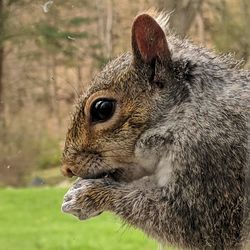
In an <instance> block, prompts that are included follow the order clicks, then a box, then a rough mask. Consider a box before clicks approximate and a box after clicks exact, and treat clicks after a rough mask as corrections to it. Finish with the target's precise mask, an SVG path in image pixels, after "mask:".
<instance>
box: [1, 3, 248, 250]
mask: <svg viewBox="0 0 250 250" xmlns="http://www.w3.org/2000/svg"><path fill="white" fill-rule="evenodd" d="M152 7H153V8H156V9H159V10H166V11H167V12H171V11H173V13H172V15H171V19H170V27H171V29H172V30H173V31H174V32H175V33H177V34H178V35H180V36H181V37H189V38H190V39H191V40H193V41H194V42H195V43H199V44H202V45H203V46H206V47H209V48H212V49H215V50H216V51H218V52H219V53H225V52H226V53H233V54H234V56H235V57H236V58H237V59H243V66H244V67H245V68H250V29H249V25H250V1H248V0H154V1H153V0H138V1H132V0H123V1H118V0H103V1H101V0H68V1H63V0H53V1H52V0H49V1H46V0H44V1H40V0H0V187H1V189H0V198H1V200H0V214H1V215H0V223H1V220H2V223H4V221H5V223H6V226H7V225H9V224H10V223H11V222H13V223H16V222H17V221H18V220H16V219H15V218H14V217H13V214H9V211H12V210H13V213H15V212H14V211H16V206H17V204H18V206H23V204H26V205H24V206H27V208H28V210H26V211H29V208H30V207H32V208H31V209H34V204H40V203H41V202H42V199H39V196H37V195H36V194H37V192H38V194H39V195H41V197H44V200H45V201H46V202H49V201H51V203H49V204H50V205H48V204H47V203H46V202H45V203H41V206H46V209H47V210H48V207H50V206H51V209H52V210H53V209H54V210H53V211H54V213H55V214H56V213H60V210H59V209H60V207H59V206H60V202H61V199H62V196H63V193H64V191H65V190H66V189H65V190H64V189H63V188H60V187H65V186H67V185H68V180H66V179H65V178H63V177H62V176H61V174H60V170H59V166H60V158H61V151H62V148H63V144H64V137H65V134H66V130H67V125H68V122H69V115H70V112H71V111H72V105H73V103H74V101H75V99H76V98H77V96H78V95H79V94H81V93H82V91H84V89H85V88H86V87H87V86H88V84H89V83H90V80H91V78H92V77H93V75H94V74H95V73H96V72H98V71H99V70H100V69H101V68H102V67H103V65H104V64H105V63H106V62H108V61H109V60H110V59H112V58H114V57H116V56H117V55H119V54H121V53H122V52H124V51H127V50H130V28H131V24H132V21H133V18H134V17H135V16H136V15H137V14H138V13H140V12H141V11H143V10H147V9H149V8H152ZM35 186H41V187H46V188H45V191H42V189H37V191H34V189H32V187H35ZM6 187H19V189H18V191H16V190H15V189H6ZM24 187H26V189H24ZM20 188H21V189H20ZM29 189H30V191H29ZM39 192H40V193H39ZM10 195H12V196H11V197H14V198H13V199H12V198H9V196H10ZM53 195H54V196H53ZM53 197H55V199H54V198H53ZM4 202H5V203H4ZM25 202H26V203H25ZM29 202H30V203H29ZM36 202H37V203H36ZM1 203H2V204H1ZM4 204H5V205H4ZM6 204H7V205H6ZM55 204H56V205H55ZM4 206H5V207H4ZM6 206H7V207H6ZM37 207H38V208H39V207H40V206H39V205H37ZM6 211H7V212H8V215H6ZM32 211H33V210H32ZM37 211H39V210H35V212H36V213H37ZM33 212H34V211H33ZM36 213H34V217H32V216H31V217H29V218H26V217H25V218H26V219H25V221H32V222H33V223H37V225H39V223H41V222H39V221H38V222H36V221H35V219H34V218H35V216H36V217H39V218H40V217H41V214H39V213H38V214H36ZM44 213H45V214H44V218H47V219H45V222H44V223H45V224H46V223H48V225H49V222H50V221H51V220H52V218H51V217H49V215H50V214H51V213H49V212H45V211H44ZM8 216H9V217H8ZM18 216H20V218H21V217H22V218H23V215H21V214H20V215H18ZM26 216H27V214H26ZM55 216H56V215H55ZM57 216H59V217H60V216H61V215H57ZM56 218H57V219H58V220H57V221H60V222H62V221H63V220H64V219H63V218H64V217H63V216H62V217H60V218H58V217H56ZM105 218H106V217H105V216H104V219H103V220H104V221H105ZM107 218H109V217H107ZM33 219H34V220H33ZM40 219H41V218H40ZM67 219H68V218H67ZM70 219H71V218H70ZM46 220H47V222H46ZM55 220H56V219H55ZM107 220H109V219H107ZM19 222H20V228H23V226H24V224H25V223H24V224H23V221H22V220H19ZM64 222H65V221H64ZM74 222H75V221H74ZM65 223H66V222H65ZM67 223H69V224H67V226H66V227H67V228H70V226H69V225H71V224H70V223H71V220H70V222H69V221H67ZM55 224H56V222H55ZM97 224H98V223H97ZM118 224H119V222H118ZM57 225H58V227H56V228H57V231H55V232H56V233H57V234H58V235H60V230H59V229H58V228H59V227H62V224H61V223H59V224H57ZM112 225H113V224H112ZM29 226H30V227H34V226H35V227H36V224H34V225H33V224H29ZM1 227H2V226H1ZM7 227H8V226H7ZM30 227H28V229H27V230H28V231H29V228H30ZM75 227H76V226H75V224H74V225H73V224H72V229H70V230H72V231H70V232H68V231H67V230H66V229H65V230H66V231H67V232H68V233H67V235H68V236H69V235H71V234H72V233H73V234H74V232H75V230H73V229H75ZM78 227H79V224H78ZM111 227H113V226H111ZM62 228H63V227H62ZM79 228H80V227H79ZM49 229H50V230H51V228H50V227H49ZM49 229H48V228H47V229H46V230H48V235H50V232H51V231H50V230H49ZM1 230H2V231H0V243H1V244H0V245H1V246H5V247H4V248H3V249H19V248H18V243H17V246H16V244H15V241H14V242H13V245H12V247H11V248H8V244H9V240H7V241H6V239H8V236H7V235H8V234H9V233H14V234H15V232H9V231H8V233H6V232H7V231H5V227H2V229H1ZM20 230H21V229H20ZM55 230H56V229H55ZM58 230H59V231H58ZM65 230H64V232H66V231H65ZM68 230H69V229H68ZM79 230H80V229H79ZM21 231H22V230H21ZM4 232H5V233H4ZM46 232H47V231H46ZM23 233H25V230H24V232H23ZM5 234H6V235H5ZM4 235H5V236H6V237H7V238H6V237H5V236H4ZM28 235H29V237H30V234H28ZM34 235H35V236H34V244H33V243H32V244H33V245H32V246H31V247H30V248H29V247H28V245H27V246H26V249H57V247H55V246H53V247H51V248H50V245H48V246H47V245H46V244H47V243H46V240H44V241H43V240H41V242H42V243H41V242H40V243H37V242H36V240H37V237H38V232H37V234H36V233H34ZM133 235H134V234H133ZM20 237H21V236H20ZM25 237H27V234H25V235H23V238H25ZM44 237H45V236H44ZM58 237H59V236H58ZM65 237H66V236H65ZM79 237H80V236H79ZM129 237H130V236H129ZM131 237H132V236H131ZM133 237H134V236H133ZM14 238H15V237H14ZM14 238H13V239H14ZM59 238H60V237H59ZM1 239H2V241H1ZM4 239H5V241H4ZM15 239H16V242H18V240H19V238H18V237H16V238H15ZM42 239H43V238H42ZM44 239H47V238H46V237H45V238H44ZM78 241H79V239H78ZM4 242H5V243H4ZM27 242H28V241H27ZM59 242H60V240H59ZM67 242H68V243H65V242H64V243H65V244H64V243H63V244H64V245H60V244H59V245H58V249H87V250H88V249H101V248H100V246H98V247H96V246H92V248H91V246H88V247H85V248H78V246H75V247H74V246H73V245H70V244H71V243H70V242H71V241H70V240H68V241H67ZM143 242H144V241H143ZM27 244H28V243H27ZM138 244H139V243H138ZM150 244H151V243H150ZM150 244H149V245H150ZM152 244H154V243H152ZM125 245H126V244H125ZM139 245H140V246H142V247H143V246H144V245H143V244H141V243H140V244H139ZM14 246H16V247H17V248H15V247H14ZM150 246H151V245H150ZM13 247H14V248H13ZM19 247H20V245H19ZM107 249H118V248H115V247H114V248H107ZM119 249H123V248H121V247H120V248H119ZM124 249H152V248H144V247H143V248H139V246H137V247H136V248H135V246H134V245H132V246H131V248H129V247H128V248H124Z"/></svg>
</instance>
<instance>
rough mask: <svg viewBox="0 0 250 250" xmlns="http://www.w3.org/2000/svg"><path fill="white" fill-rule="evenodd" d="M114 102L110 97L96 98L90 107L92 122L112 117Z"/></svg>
mask: <svg viewBox="0 0 250 250" xmlns="http://www.w3.org/2000/svg"><path fill="white" fill-rule="evenodd" d="M115 106H116V102H115V101H114V100H110V99H98V100H96V101H95V102H94V103H93V104H92V106H91V109H90V115H91V121H92V122H105V121H107V120H108V119H109V118H111V117H112V115H113V114H114V111H115Z"/></svg>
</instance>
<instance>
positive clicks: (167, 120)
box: [63, 35, 250, 249]
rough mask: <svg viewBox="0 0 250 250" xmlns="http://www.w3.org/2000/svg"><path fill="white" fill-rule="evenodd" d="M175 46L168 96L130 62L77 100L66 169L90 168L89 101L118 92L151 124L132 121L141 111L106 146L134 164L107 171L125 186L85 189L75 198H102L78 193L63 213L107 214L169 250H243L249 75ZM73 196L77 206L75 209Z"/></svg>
mask: <svg viewBox="0 0 250 250" xmlns="http://www.w3.org/2000/svg"><path fill="white" fill-rule="evenodd" d="M167 41H168V45H169V49H170V52H171V59H172V60H171V65H168V67H167V68H166V67H164V65H160V64H157V62H156V65H155V67H156V71H157V72H156V81H158V82H161V83H162V84H163V85H164V87H163V88H161V89H158V88H157V87H156V86H154V85H153V84H152V83H151V82H149V80H148V76H149V75H150V74H151V72H150V68H148V67H147V66H145V65H138V64H134V63H133V55H131V54H130V53H127V54H124V55H122V56H120V57H118V58H117V59H116V60H114V61H112V62H111V63H110V64H108V65H107V66H106V68H105V69H104V70H103V71H102V72H101V73H100V74H99V75H98V76H97V77H96V78H95V79H94V81H93V83H92V85H91V87H90V89H89V91H88V93H87V94H85V95H84V96H83V97H82V98H81V99H80V100H79V102H78V105H77V111H76V112H75V115H74V120H73V122H72V126H71V128H70V130H69V133H68V136H67V141H66V147H65V151H64V162H66V163H67V164H71V165H73V164H75V165H76V164H79V165H81V164H82V162H81V161H80V163H79V162H78V163H76V159H79V158H76V154H79V152H80V151H81V150H82V149H81V148H83V142H82V141H81V139H80V138H82V137H81V136H82V134H83V132H82V128H81V125H80V124H81V120H80V119H84V118H81V112H82V109H83V107H84V105H85V101H86V99H87V98H88V96H90V95H91V94H93V93H95V92H96V91H98V90H100V89H112V90H114V91H116V89H117V90H119V91H121V92H122V93H124V95H125V96H127V98H128V99H129V98H131V102H132V103H134V105H135V106H136V107H140V108H143V105H144V106H147V105H148V104H149V107H150V109H148V110H145V113H143V114H142V115H144V116H146V118H145V119H144V123H143V124H140V123H136V122H134V121H135V120H133V119H135V117H136V116H140V112H141V111H138V113H137V112H136V110H135V111H134V112H133V114H132V115H131V117H130V120H129V119H128V124H129V126H130V129H127V130H126V131H125V128H123V129H121V130H122V132H124V133H123V134H118V138H116V135H114V134H112V135H109V136H110V137H108V138H112V143H113V145H114V146H113V149H112V150H114V154H118V151H117V148H118V147H121V148H122V149H124V152H125V153H126V154H127V155H128V157H129V156H130V155H131V162H130V164H129V163H121V162H119V164H120V165H119V164H118V163H117V162H112V161H109V163H108V164H109V168H115V167H117V166H118V165H119V167H121V169H122V170H123V171H122V176H121V179H119V180H118V181H117V180H112V179H108V180H107V179H101V180H100V179H98V180H80V181H79V182H80V183H82V189H81V185H80V191H79V182H78V184H77V185H78V186H77V188H76V189H77V190H78V191H77V195H78V196H79V197H80V196H82V197H85V196H86V197H92V196H91V195H92V194H93V193H96V194H97V195H96V197H97V196H98V199H97V198H96V200H95V198H94V196H93V199H91V200H90V199H89V198H88V199H87V198H86V197H85V198H82V199H80V198H79V199H77V196H76V195H75V191H74V188H73V191H72V190H70V191H69V194H67V196H66V197H67V199H66V200H65V202H64V205H63V210H64V211H65V212H69V213H72V214H74V215H76V213H75V211H76V210H77V209H78V210H77V211H79V213H78V215H77V216H78V217H80V218H85V217H86V216H84V215H83V214H85V215H86V214H89V212H88V211H90V210H89V209H90V207H91V211H93V207H96V211H98V212H100V211H103V210H109V211H111V212H113V213H115V214H117V215H119V216H120V217H121V218H122V219H124V220H125V221H126V222H127V223H130V224H132V225H134V226H136V227H138V228H141V229H142V230H143V231H144V232H146V233H147V234H149V235H150V236H152V237H154V238H155V239H157V240H159V241H160V242H162V243H163V244H165V243H171V244H175V245H176V246H179V247H181V248H188V249H240V248H242V247H243V246H244V244H245V243H246V242H247V238H248V233H249V227H248V224H249V184H250V182H249V137H248V136H249V120H248V119H249V109H250V72H249V71H246V70H242V69H240V68H239V63H237V62H235V61H233V60H232V58H231V57H226V56H221V57H219V56H216V55H215V54H214V53H213V52H210V51H208V50H207V49H205V48H201V47H198V46H195V45H193V44H192V43H190V42H189V41H187V40H180V39H178V38H177V37H175V36H173V35H169V36H168V37H167ZM138 93H141V94H140V95H138ZM135 96H136V97H137V98H135ZM138 110H141V109H139V108H138ZM136 121H137V120H136ZM129 122H130V123H129ZM122 132H120V131H119V133H122ZM111 136H112V137H111ZM122 136H123V137H122ZM105 138H107V136H106V137H104V138H103V139H100V140H101V141H100V144H99V145H102V144H103V145H104V144H105V143H107V142H106V141H105ZM128 145H129V146H128ZM109 146H110V145H109ZM91 147H92V146H91ZM111 147H112V145H111V146H110V148H111ZM128 148H129V149H131V148H132V149H133V150H132V151H133V152H131V150H130V151H129V149H128ZM91 150H93V149H91ZM95 150H96V151H97V152H99V151H98V149H96V148H95ZM72 152H74V153H72ZM77 152H78V153H77ZM81 155H83V153H81ZM78 156H79V155H78ZM103 158H104V157H103ZM95 161H96V158H95ZM88 162H90V161H88ZM91 164H92V165H93V164H94V163H93V162H92V163H90V165H91ZM105 167H106V166H104V164H101V163H100V165H98V169H102V168H103V169H105ZM90 168H91V166H90ZM106 170H107V169H106ZM88 171H94V170H93V169H91V170H88ZM95 171H97V170H95ZM135 172H136V174H134V173H135ZM91 173H92V172H91ZM79 176H81V177H82V178H85V175H84V174H81V173H80V174H79ZM145 176H148V177H145ZM95 183H96V184H95ZM86 187H88V188H86ZM90 187H92V189H91V190H90ZM72 192H73V193H72ZM70 194H71V195H73V194H74V195H73V196H74V197H75V198H74V199H73V198H72V199H71V201H70V202H71V203H70V206H69V198H68V197H69V196H70ZM70 197H71V196H70ZM72 200H73V201H74V202H72ZM93 200H95V201H93ZM65 204H67V205H65ZM65 207H67V209H65ZM93 214H94V213H93ZM87 217H88V216H87Z"/></svg>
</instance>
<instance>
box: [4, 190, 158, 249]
mask: <svg viewBox="0 0 250 250" xmlns="http://www.w3.org/2000/svg"><path fill="white" fill-rule="evenodd" d="M65 192H66V190H65V189H60V188H36V189H2V190H0V249H3V250H19V249H20V250H36V249H42V250H48V249H51V250H57V249H58V250H59V249H60V250H63V249H65V250H76V249H79V250H80V249H81V250H155V249H157V244H156V243H155V242H154V241H152V240H149V239H148V238H147V237H146V236H145V235H143V234H142V233H141V232H139V231H136V230H133V229H129V228H126V227H122V226H121V223H120V221H119V220H118V218H114V217H113V216H112V215H110V214H103V215H101V216H99V217H96V218H93V219H90V220H88V221H82V222H80V221H78V220H77V219H75V218H74V217H72V216H70V215H66V214H62V213H61V211H60V206H61V201H62V198H63V195H64V193H65Z"/></svg>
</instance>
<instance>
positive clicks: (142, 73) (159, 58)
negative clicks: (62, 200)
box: [62, 14, 178, 181]
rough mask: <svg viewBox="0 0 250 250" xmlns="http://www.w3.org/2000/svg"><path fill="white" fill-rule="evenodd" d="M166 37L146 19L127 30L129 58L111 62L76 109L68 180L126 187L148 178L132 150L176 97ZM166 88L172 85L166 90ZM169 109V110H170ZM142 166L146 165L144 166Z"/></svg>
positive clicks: (69, 137) (67, 150)
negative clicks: (97, 180) (91, 180)
mask: <svg viewBox="0 0 250 250" xmlns="http://www.w3.org/2000/svg"><path fill="white" fill-rule="evenodd" d="M173 67H174V65H173V63H172V61H171V53H170V50H169V47H168V43H167V40H166V36H165V33H164V31H163V30H162V28H161V27H160V25H159V24H158V23H157V22H156V20H155V19H154V18H153V17H151V16H150V15H148V14H142V15H139V16H138V17H136V19H135V20H134V22H133V26H132V53H127V54H124V55H122V56H120V57H118V58H117V59H115V60H113V61H112V62H110V63H109V64H108V65H107V66H106V67H105V68H104V69H103V71H102V72H100V73H99V74H98V75H97V76H96V77H95V78H94V80H93V81H92V83H91V85H90V87H89V90H88V91H87V93H85V94H84V96H82V97H81V98H80V99H79V100H78V104H77V105H76V110H75V113H74V117H73V120H72V124H71V127H70V128H69V130H68V133H67V137H66V142H65V149H64V153H63V167H62V172H63V174H64V175H67V176H73V175H76V176H80V177H82V178H101V177H103V176H105V175H109V176H112V177H113V178H114V179H116V180H118V181H119V180H121V181H131V180H134V179H136V178H140V177H142V176H144V175H148V174H150V171H151V167H150V168H148V167H145V166H141V164H140V163H139V161H138V159H137V157H136V154H135V150H136V145H137V142H138V140H139V138H140V136H141V135H142V134H143V133H144V132H145V131H146V130H147V129H149V128H150V127H151V126H152V124H155V122H156V119H161V118H162V116H163V115H162V114H163V112H162V110H163V109H165V108H166V105H165V104H164V103H165V102H168V105H172V104H173V105H174V100H173V93H175V92H177V91H178V88H177V87H176V85H177V84H176V80H175V79H174V75H173ZM170 83H171V84H170ZM171 103H172V104H171ZM146 165H147V164H146Z"/></svg>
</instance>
